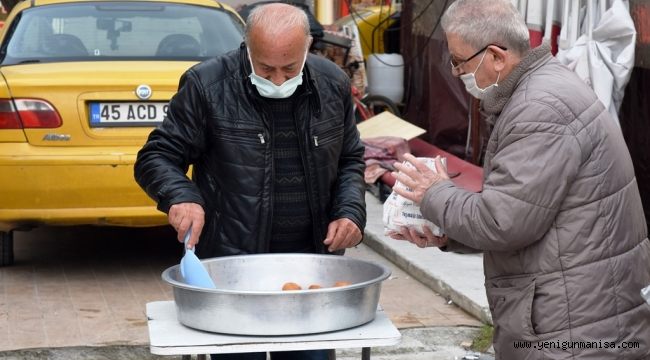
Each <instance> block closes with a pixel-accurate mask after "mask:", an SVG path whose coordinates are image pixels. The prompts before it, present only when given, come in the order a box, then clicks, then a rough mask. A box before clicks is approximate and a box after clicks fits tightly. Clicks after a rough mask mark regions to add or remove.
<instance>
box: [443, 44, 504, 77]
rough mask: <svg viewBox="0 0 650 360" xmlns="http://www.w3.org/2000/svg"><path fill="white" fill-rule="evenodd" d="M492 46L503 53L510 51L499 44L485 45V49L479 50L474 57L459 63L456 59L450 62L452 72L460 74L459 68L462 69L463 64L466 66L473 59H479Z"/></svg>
mask: <svg viewBox="0 0 650 360" xmlns="http://www.w3.org/2000/svg"><path fill="white" fill-rule="evenodd" d="M490 46H496V47H498V48H499V49H501V50H503V51H506V50H508V48H506V47H503V46H501V45H497V44H488V45H485V47H483V48H482V49H481V50H479V51H477V52H476V53H474V55H472V56H470V57H468V58H467V59H465V60H460V61H457V60H456V59H454V58H453V57H452V58H451V60H450V63H451V71H452V72H458V68H460V67H461V66H462V65H463V64H465V63H466V62H468V61H470V60H472V59H473V58H475V57H477V56H478V55H479V54H480V53H482V52H483V51H485V50H487V48H488V47H490Z"/></svg>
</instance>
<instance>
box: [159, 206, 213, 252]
mask: <svg viewBox="0 0 650 360" xmlns="http://www.w3.org/2000/svg"><path fill="white" fill-rule="evenodd" d="M167 218H168V219H169V224H170V225H171V226H172V227H173V228H174V229H175V230H176V233H177V234H178V241H179V242H183V238H184V237H185V233H186V232H187V230H188V229H189V228H190V226H191V227H192V235H191V236H190V240H189V241H188V242H187V247H188V248H189V249H191V248H194V245H196V244H197V243H198V242H199V235H201V230H203V225H204V224H205V212H204V211H203V207H202V206H201V205H199V204H196V203H178V204H174V205H172V206H171V207H170V208H169V214H168V215H167Z"/></svg>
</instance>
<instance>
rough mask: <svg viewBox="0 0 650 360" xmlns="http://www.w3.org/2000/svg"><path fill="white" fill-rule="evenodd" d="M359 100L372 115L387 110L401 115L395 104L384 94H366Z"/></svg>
mask: <svg viewBox="0 0 650 360" xmlns="http://www.w3.org/2000/svg"><path fill="white" fill-rule="evenodd" d="M361 102H363V103H364V104H365V105H366V106H367V107H368V109H369V110H370V112H371V113H372V114H374V115H379V114H381V113H382V112H384V111H388V112H390V113H392V114H394V115H395V116H402V115H401V114H400V111H399V109H398V108H397V104H395V103H394V102H393V101H392V100H391V99H389V98H387V97H385V96H382V95H368V96H366V97H364V98H362V99H361Z"/></svg>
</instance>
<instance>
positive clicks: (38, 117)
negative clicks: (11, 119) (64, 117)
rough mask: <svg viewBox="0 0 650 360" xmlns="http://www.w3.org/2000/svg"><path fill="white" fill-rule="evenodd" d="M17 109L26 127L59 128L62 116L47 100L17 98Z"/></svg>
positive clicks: (15, 101)
mask: <svg viewBox="0 0 650 360" xmlns="http://www.w3.org/2000/svg"><path fill="white" fill-rule="evenodd" d="M14 103H15V104H16V110H17V111H18V116H19V117H20V121H21V122H22V123H23V127H24V128H26V129H27V128H57V127H59V126H61V117H60V116H59V114H58V113H57V112H56V110H54V107H52V105H50V104H49V103H48V102H47V101H43V100H36V99H15V100H14Z"/></svg>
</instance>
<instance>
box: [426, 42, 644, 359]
mask: <svg viewBox="0 0 650 360" xmlns="http://www.w3.org/2000/svg"><path fill="white" fill-rule="evenodd" d="M549 50H550V49H549V46H548V45H547V44H545V45H542V46H540V47H538V48H536V49H533V50H531V51H530V53H529V54H528V55H527V56H526V57H524V58H523V59H522V62H521V63H520V64H519V65H518V66H517V68H516V69H515V70H513V72H512V73H511V74H510V75H509V76H508V78H507V79H505V81H503V82H502V83H500V84H499V87H498V88H496V89H495V90H494V91H493V92H491V93H490V94H489V97H488V98H486V99H484V101H483V110H484V111H485V112H486V113H487V114H488V115H490V116H492V120H493V123H494V129H493V131H492V134H491V137H490V140H489V143H488V147H487V152H486V157H485V163H484V173H485V179H484V186H483V192H482V193H478V194H477V193H470V192H467V191H464V190H462V189H460V188H457V187H455V186H454V185H453V183H451V182H450V181H446V182H443V183H439V184H436V185H435V186H433V187H432V188H431V189H429V190H428V191H427V193H426V195H425V197H424V200H423V202H422V212H423V214H424V216H425V217H427V218H428V219H430V220H432V221H433V222H434V223H437V224H439V225H441V226H442V228H443V229H444V230H445V232H446V233H447V234H448V235H449V237H450V238H453V239H457V241H458V242H451V243H450V244H449V249H450V250H452V251H453V250H454V248H459V249H460V248H461V247H465V248H466V247H469V248H472V249H477V250H480V251H483V252H484V268H485V286H486V291H487V296H488V302H489V305H490V310H491V312H492V318H493V322H494V325H495V337H494V346H495V350H496V353H497V358H498V359H504V360H523V359H553V360H559V359H650V306H648V305H647V304H645V303H644V302H643V299H642V298H641V295H640V289H641V288H642V287H643V286H645V285H647V284H650V241H648V235H647V225H646V223H645V218H644V215H643V208H642V206H641V200H640V196H639V190H638V187H637V183H636V178H635V175H634V169H633V167H632V161H631V159H630V156H629V153H628V150H627V147H626V145H625V141H624V140H623V137H622V134H621V131H620V129H619V127H618V125H617V124H616V122H615V121H614V120H613V119H612V118H611V117H610V116H609V115H608V112H607V110H606V109H605V108H604V106H603V105H602V104H601V102H600V101H598V99H597V98H596V95H595V94H594V92H593V91H592V90H591V89H590V88H589V87H588V86H587V85H585V84H584V83H583V82H582V81H581V80H580V79H578V77H577V76H575V75H574V74H573V73H572V72H571V71H570V70H568V69H567V68H566V67H565V66H564V65H562V64H561V63H559V62H558V61H557V60H556V59H555V58H553V57H552V55H551V54H550V51H549ZM522 347H523V348H522Z"/></svg>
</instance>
